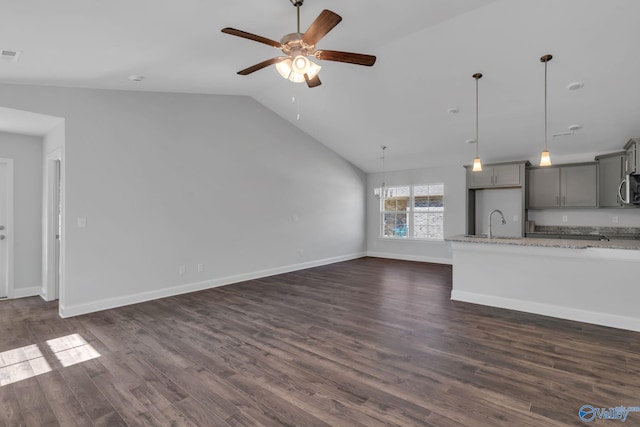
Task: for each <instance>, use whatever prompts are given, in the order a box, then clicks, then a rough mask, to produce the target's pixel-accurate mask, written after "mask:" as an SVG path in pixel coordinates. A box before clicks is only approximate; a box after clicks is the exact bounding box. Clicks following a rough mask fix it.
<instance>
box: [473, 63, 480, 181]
mask: <svg viewBox="0 0 640 427" xmlns="http://www.w3.org/2000/svg"><path fill="white" fill-rule="evenodd" d="M473 78H474V79H476V157H475V158H474V159H473V169H472V170H473V172H482V162H481V161H480V156H478V80H479V79H481V78H482V74H481V73H475V74H474V75H473Z"/></svg>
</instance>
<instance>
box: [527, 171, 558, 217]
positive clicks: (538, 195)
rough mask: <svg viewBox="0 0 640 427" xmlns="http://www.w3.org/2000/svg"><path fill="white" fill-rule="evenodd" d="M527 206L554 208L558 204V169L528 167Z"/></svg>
mask: <svg viewBox="0 0 640 427" xmlns="http://www.w3.org/2000/svg"><path fill="white" fill-rule="evenodd" d="M528 173H529V207H530V208H532V209H536V208H555V207H558V206H559V205H560V169H558V168H540V169H529V170H528Z"/></svg>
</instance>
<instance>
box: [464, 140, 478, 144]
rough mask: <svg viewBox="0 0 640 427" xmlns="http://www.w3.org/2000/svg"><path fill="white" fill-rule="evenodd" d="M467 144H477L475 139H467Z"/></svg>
mask: <svg viewBox="0 0 640 427" xmlns="http://www.w3.org/2000/svg"><path fill="white" fill-rule="evenodd" d="M466 143H467V144H475V143H476V140H475V139H467V141H466Z"/></svg>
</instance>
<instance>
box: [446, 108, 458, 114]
mask: <svg viewBox="0 0 640 427" xmlns="http://www.w3.org/2000/svg"><path fill="white" fill-rule="evenodd" d="M459 112H460V109H459V108H458V107H451V108H449V109H448V110H447V113H449V114H458V113H459Z"/></svg>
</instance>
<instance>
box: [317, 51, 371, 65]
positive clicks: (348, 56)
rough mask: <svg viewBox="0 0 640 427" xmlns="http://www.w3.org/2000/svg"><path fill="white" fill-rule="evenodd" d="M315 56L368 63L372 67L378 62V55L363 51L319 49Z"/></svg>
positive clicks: (330, 59) (339, 60) (324, 58)
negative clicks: (367, 53) (363, 52)
mask: <svg viewBox="0 0 640 427" xmlns="http://www.w3.org/2000/svg"><path fill="white" fill-rule="evenodd" d="M314 56H315V57H316V58H318V59H322V60H325V61H337V62H347V63H349V64H356V65H366V66H367V67H371V66H372V65H373V64H375V63H376V57H375V56H373V55H365V54H362V53H351V52H340V51H337V50H317V51H315V53H314Z"/></svg>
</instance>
